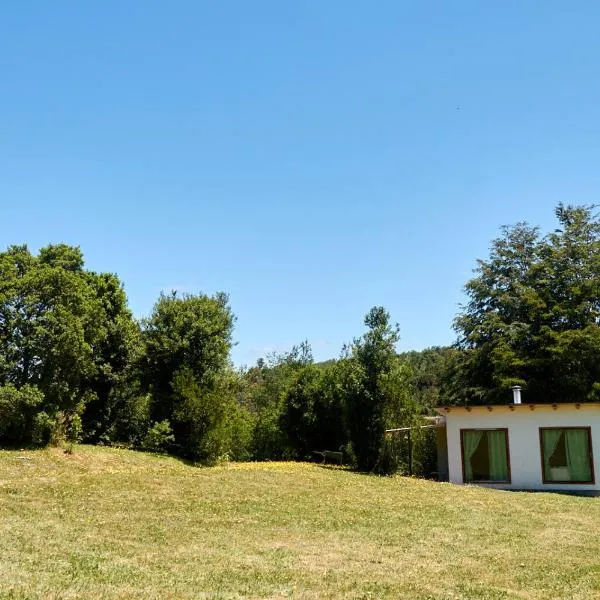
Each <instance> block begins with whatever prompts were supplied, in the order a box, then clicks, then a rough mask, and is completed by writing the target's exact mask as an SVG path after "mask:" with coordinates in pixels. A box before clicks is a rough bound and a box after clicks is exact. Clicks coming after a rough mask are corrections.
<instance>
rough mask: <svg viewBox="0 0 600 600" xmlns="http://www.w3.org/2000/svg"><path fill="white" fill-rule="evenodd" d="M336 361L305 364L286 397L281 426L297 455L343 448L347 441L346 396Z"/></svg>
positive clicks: (308, 455) (300, 456)
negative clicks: (324, 363) (321, 363)
mask: <svg viewBox="0 0 600 600" xmlns="http://www.w3.org/2000/svg"><path fill="white" fill-rule="evenodd" d="M340 383H341V378H340V367H339V366H338V365H337V364H335V363H332V364H327V365H314V364H312V365H306V366H305V367H304V368H303V369H301V370H300V371H299V372H298V374H297V376H296V378H295V380H294V382H293V383H292V385H291V387H290V389H289V390H288V391H287V393H286V395H285V400H284V408H283V412H282V414H281V419H280V426H281V428H282V429H283V431H284V432H285V433H286V434H287V436H288V440H289V442H290V445H291V446H292V448H293V449H294V453H295V456H296V457H298V458H308V457H310V455H311V452H312V451H314V450H321V451H322V450H326V449H329V450H340V449H341V448H342V447H344V446H345V445H346V444H347V443H348V441H349V440H348V432H347V430H346V415H345V402H344V400H345V398H344V393H343V388H342V386H341V385H340Z"/></svg>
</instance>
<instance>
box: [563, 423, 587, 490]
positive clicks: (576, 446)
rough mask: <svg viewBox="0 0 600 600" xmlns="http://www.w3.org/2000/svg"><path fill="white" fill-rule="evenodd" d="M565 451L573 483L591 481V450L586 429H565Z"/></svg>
mask: <svg viewBox="0 0 600 600" xmlns="http://www.w3.org/2000/svg"><path fill="white" fill-rule="evenodd" d="M565 450H566V454H567V467H568V469H569V479H570V480H571V481H591V479H592V470H591V465H590V449H589V444H588V432H587V430H585V429H565Z"/></svg>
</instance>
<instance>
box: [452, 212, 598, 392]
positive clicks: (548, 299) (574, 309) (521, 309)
mask: <svg viewBox="0 0 600 600" xmlns="http://www.w3.org/2000/svg"><path fill="white" fill-rule="evenodd" d="M555 214H556V217H557V219H558V222H559V227H558V228H557V229H556V230H555V231H554V232H552V233H550V234H548V235H546V236H544V237H540V235H539V232H538V230H537V228H532V227H530V226H528V225H527V224H525V223H520V224H518V225H516V226H514V227H505V228H503V232H502V233H503V235H502V236H501V237H500V238H498V239H496V240H494V241H493V242H492V246H491V252H490V257H489V259H488V260H485V261H484V260H480V261H478V267H477V270H476V276H475V277H474V278H473V279H471V280H470V281H469V282H468V283H467V284H466V292H467V295H468V298H469V301H468V303H467V304H466V305H465V306H464V307H463V309H462V313H461V314H460V315H459V316H458V317H457V319H456V321H455V327H456V330H457V332H458V334H459V342H458V344H459V347H460V348H461V349H463V350H464V353H463V354H462V360H461V362H460V365H459V369H458V372H459V375H460V376H459V377H458V378H456V380H455V385H456V388H455V396H456V399H463V400H468V401H471V402H484V403H486V402H502V401H505V402H506V401H509V399H510V394H509V388H510V386H511V385H514V384H520V385H524V386H526V390H527V395H528V398H529V399H530V400H531V401H532V402H533V401H535V402H557V401H585V400H588V399H595V398H597V397H598V392H599V388H600V330H599V324H600V222H599V220H598V217H597V215H596V214H595V213H594V207H593V206H585V207H573V206H565V205H563V204H560V205H559V206H558V207H557V209H556V211H555ZM459 388H462V389H459Z"/></svg>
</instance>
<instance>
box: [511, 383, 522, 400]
mask: <svg viewBox="0 0 600 600" xmlns="http://www.w3.org/2000/svg"><path fill="white" fill-rule="evenodd" d="M512 391H513V404H521V386H520V385H513V388H512Z"/></svg>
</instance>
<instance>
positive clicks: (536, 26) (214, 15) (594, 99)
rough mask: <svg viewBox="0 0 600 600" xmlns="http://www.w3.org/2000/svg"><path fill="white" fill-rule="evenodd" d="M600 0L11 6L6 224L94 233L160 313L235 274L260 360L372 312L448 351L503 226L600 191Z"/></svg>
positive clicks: (242, 329) (346, 327) (16, 239)
mask: <svg viewBox="0 0 600 600" xmlns="http://www.w3.org/2000/svg"><path fill="white" fill-rule="evenodd" d="M599 22H600V3H597V2H593V1H588V2H586V1H581V2H555V1H552V0H546V1H538V2H528V1H526V0H521V1H518V2H516V1H506V2H501V3H497V2H496V3H492V2H481V1H479V0H478V1H472V2H466V1H460V0H455V1H454V2H441V1H440V2H420V1H419V2H417V1H414V2H401V1H399V0H378V1H376V2H373V1H371V2H367V1H361V2H358V1H352V0H344V1H343V2H342V1H341V0H330V1H327V2H323V1H322V0H311V1H308V0H298V1H295V2H281V1H279V0H272V1H263V0H255V1H253V2H246V1H245V0H244V1H242V0H238V1H232V0H229V1H227V0H224V1H220V2H203V1H199V0H189V1H183V0H174V1H173V2H168V3H167V2H162V1H161V2H158V1H150V0H144V1H142V0H140V1H135V2H134V1H127V0H119V1H116V0H104V1H103V2H96V3H91V2H80V1H79V0H77V1H75V0H73V1H64V0H63V1H61V0H57V1H56V2H52V3H50V2H45V1H41V0H38V1H35V0H29V1H23V2H5V3H3V5H2V7H0V75H1V76H0V107H1V110H0V206H1V209H2V211H1V215H2V218H1V220H0V239H1V240H2V246H3V247H5V246H7V245H9V244H12V243H24V242H26V243H28V244H29V245H30V247H31V248H32V249H34V250H37V249H38V248H39V247H40V246H43V245H45V244H47V243H50V242H66V243H70V244H75V245H80V246H81V248H82V250H83V252H84V254H85V256H86V264H87V266H88V267H89V268H91V269H94V270H101V271H111V272H116V273H118V275H119V276H120V277H121V279H122V281H123V282H124V285H125V289H126V292H127V294H128V297H129V300H130V305H131V307H132V309H133V311H134V313H135V314H136V315H137V316H143V315H147V314H148V313H149V312H150V310H151V308H152V305H153V303H154V301H155V300H156V298H157V296H158V294H159V293H160V291H161V290H165V291H168V290H170V289H172V288H176V289H180V290H182V291H186V292H191V293H196V292H201V291H202V292H206V293H213V292H215V291H217V290H223V291H225V292H228V293H229V294H230V298H231V304H232V307H233V310H234V312H235V314H236V315H237V323H236V329H235V336H234V337H235V340H236V341H237V342H238V344H237V346H236V347H235V348H234V351H233V359H234V361H235V362H236V363H237V364H241V363H252V362H254V360H255V359H256V358H257V357H258V356H262V355H264V354H265V353H267V352H269V351H272V350H275V349H278V350H281V349H285V348H289V347H290V346H291V345H292V344H294V343H298V342H300V341H302V340H304V339H308V340H309V341H310V342H311V343H312V345H313V349H314V354H315V356H316V358H318V359H324V358H329V357H334V356H337V355H338V353H339V351H340V348H341V346H342V344H343V343H344V342H346V341H348V340H350V339H351V338H352V337H354V336H356V335H359V334H360V333H362V331H363V325H362V318H363V316H364V314H365V313H366V312H367V311H368V309H369V308H370V307H371V306H373V305H376V304H377V305H383V306H385V307H386V308H387V309H388V310H389V311H390V313H391V314H392V317H393V318H394V320H396V321H398V322H399V323H400V327H401V334H402V341H401V343H400V345H399V349H401V350H404V349H420V348H423V347H426V346H430V345H436V344H448V343H451V342H452V341H453V340H454V334H453V332H452V329H451V323H452V319H453V317H454V316H455V315H456V313H457V311H458V308H459V303H460V302H461V301H462V300H463V299H464V298H463V296H462V286H463V285H464V283H465V282H466V280H467V279H468V278H469V276H470V275H471V271H472V269H473V268H474V266H475V261H476V259H477V258H482V257H485V256H486V255H487V252H488V247H489V242H490V240H491V239H492V238H494V237H495V236H496V235H497V234H498V231H499V227H500V226H501V225H503V224H512V223H515V222H517V221H520V220H527V221H529V222H530V223H532V224H537V225H540V226H541V227H542V229H544V230H546V229H549V228H551V227H553V226H554V225H555V220H554V215H553V209H554V207H555V205H556V204H557V203H558V202H559V201H565V202H567V203H574V204H589V203H592V202H595V201H597V200H598V198H599V197H600V194H599V191H600V169H599V168H598V166H599V164H600V160H599V159H600V108H599V107H600V73H599V71H600V67H599V63H598V57H599V56H600V36H598V33H597V30H598V23H599Z"/></svg>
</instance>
